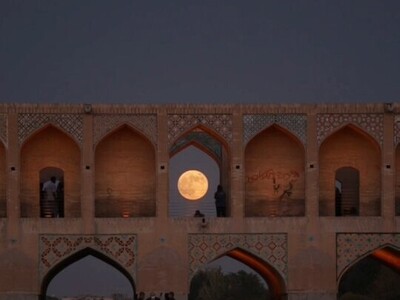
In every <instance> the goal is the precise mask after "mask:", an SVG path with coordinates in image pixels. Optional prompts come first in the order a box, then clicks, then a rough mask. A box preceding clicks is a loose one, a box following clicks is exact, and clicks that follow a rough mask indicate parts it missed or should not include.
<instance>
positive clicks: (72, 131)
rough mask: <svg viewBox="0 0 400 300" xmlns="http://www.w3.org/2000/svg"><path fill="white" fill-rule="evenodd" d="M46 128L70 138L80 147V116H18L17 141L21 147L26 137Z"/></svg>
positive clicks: (81, 130) (81, 138) (81, 127)
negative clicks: (52, 127)
mask: <svg viewBox="0 0 400 300" xmlns="http://www.w3.org/2000/svg"><path fill="white" fill-rule="evenodd" d="M46 126H54V127H56V128H58V129H60V130H61V131H63V132H65V133H66V134H67V135H68V136H71V137H72V138H73V139H74V140H75V142H76V143H77V144H78V145H79V146H82V142H83V117H82V115H80V114H35V113H26V114H25V113H22V114H18V141H19V144H20V145H22V144H23V143H24V142H25V141H26V140H27V138H28V137H30V136H32V134H33V133H35V132H38V131H39V130H40V129H42V128H45V127H46Z"/></svg>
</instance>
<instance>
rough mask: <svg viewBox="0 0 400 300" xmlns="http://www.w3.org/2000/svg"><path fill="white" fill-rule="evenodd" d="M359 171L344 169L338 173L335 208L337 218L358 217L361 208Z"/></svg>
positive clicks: (349, 168) (336, 177)
mask: <svg viewBox="0 0 400 300" xmlns="http://www.w3.org/2000/svg"><path fill="white" fill-rule="evenodd" d="M359 195H360V174H359V171H358V170H356V169H354V168H351V167H344V168H340V169H338V170H337V171H336V176H335V201H336V204H335V207H336V216H357V215H358V212H359V206H360V197H359Z"/></svg>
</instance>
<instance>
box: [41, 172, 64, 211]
mask: <svg viewBox="0 0 400 300" xmlns="http://www.w3.org/2000/svg"><path fill="white" fill-rule="evenodd" d="M39 182H40V188H39V191H40V217H41V218H63V217H64V171H63V170H61V169H59V168H53V167H48V168H44V169H42V170H40V172H39Z"/></svg>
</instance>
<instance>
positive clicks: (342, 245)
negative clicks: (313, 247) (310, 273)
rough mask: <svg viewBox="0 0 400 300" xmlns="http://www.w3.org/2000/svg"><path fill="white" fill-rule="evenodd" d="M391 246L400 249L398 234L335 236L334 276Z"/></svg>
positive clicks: (399, 234) (399, 236)
mask: <svg viewBox="0 0 400 300" xmlns="http://www.w3.org/2000/svg"><path fill="white" fill-rule="evenodd" d="M387 245H391V246H394V247H397V248H398V249H400V233H338V234H336V275H337V278H339V276H340V275H341V274H342V272H343V271H344V270H345V269H346V268H347V267H349V266H350V265H352V264H353V263H354V262H355V261H356V260H358V259H359V258H361V257H364V256H365V255H366V254H369V253H370V252H371V251H374V250H376V249H379V248H382V247H383V246H387Z"/></svg>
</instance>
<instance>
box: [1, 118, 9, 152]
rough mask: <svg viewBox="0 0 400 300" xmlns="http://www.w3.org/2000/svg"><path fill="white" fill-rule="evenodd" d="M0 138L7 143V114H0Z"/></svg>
mask: <svg viewBox="0 0 400 300" xmlns="http://www.w3.org/2000/svg"><path fill="white" fill-rule="evenodd" d="M0 139H1V140H2V141H3V143H4V145H7V142H8V141H7V115H5V114H0Z"/></svg>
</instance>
